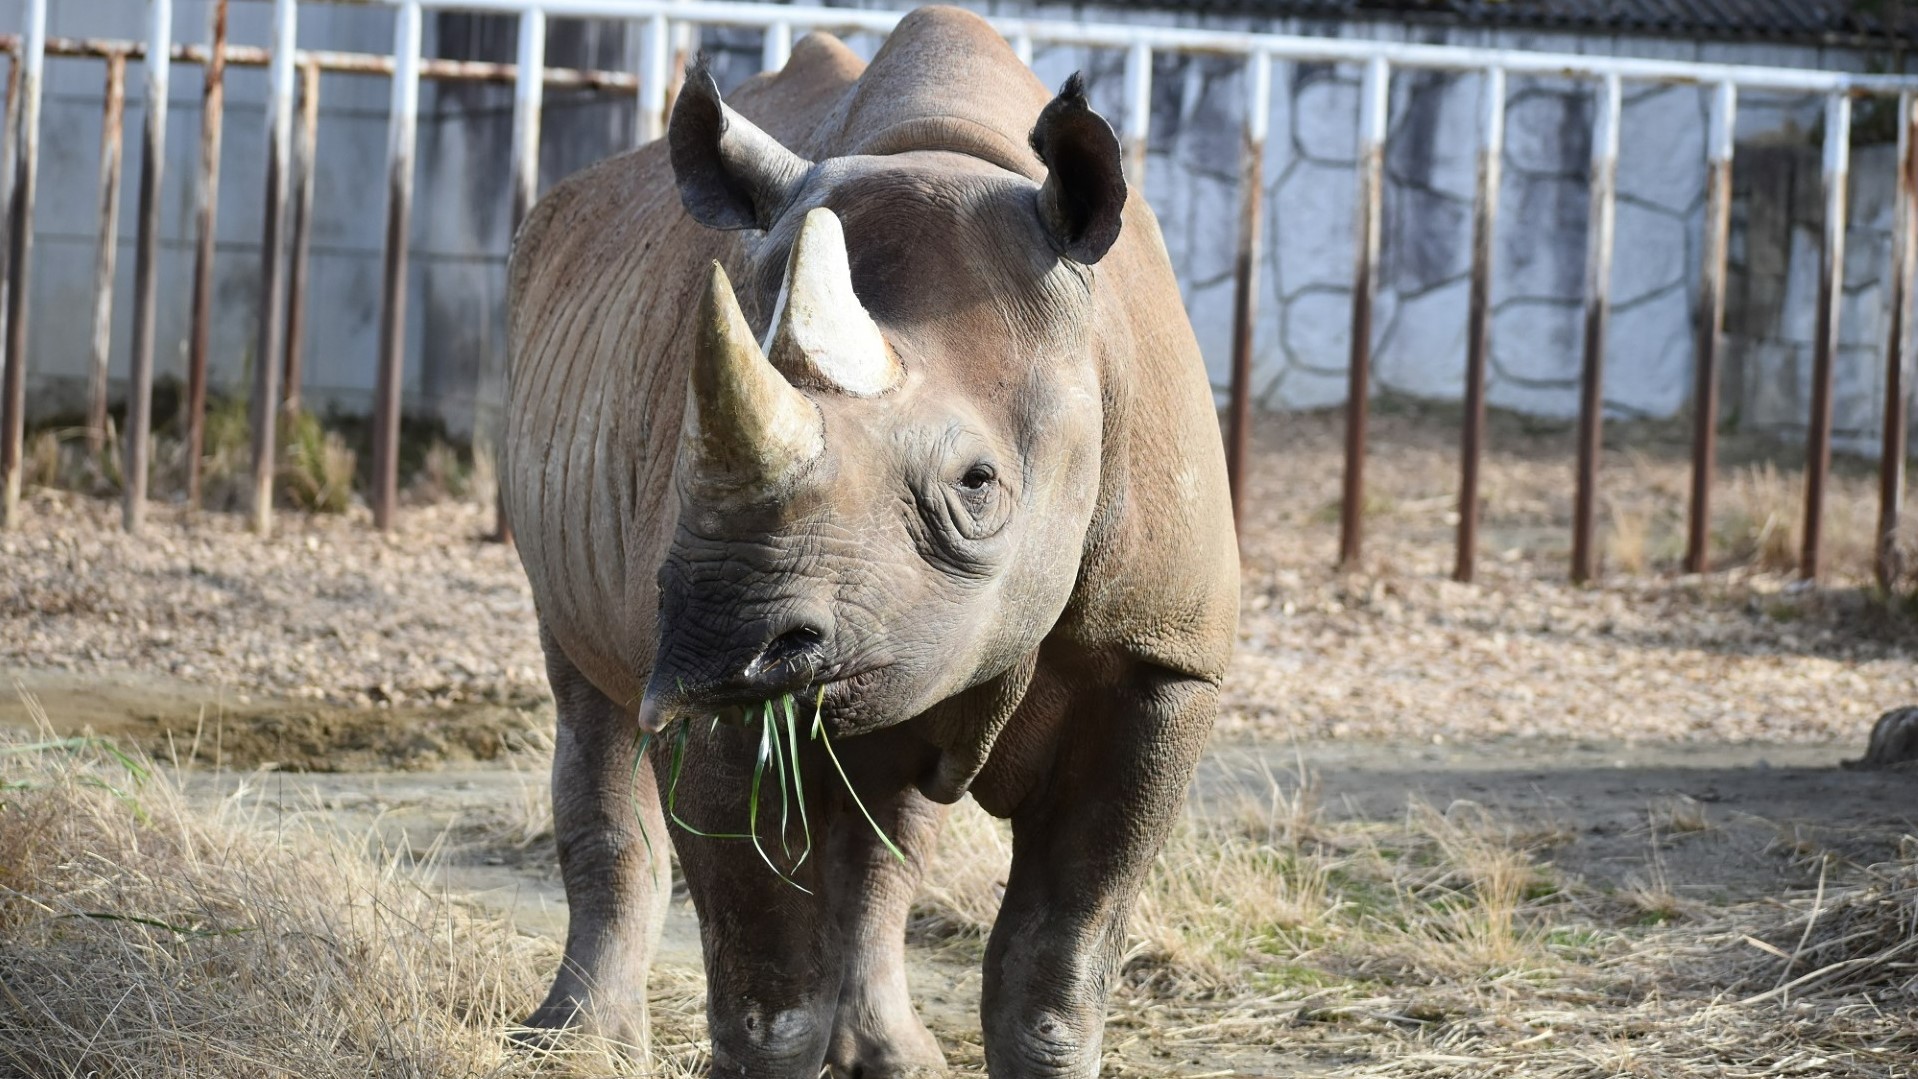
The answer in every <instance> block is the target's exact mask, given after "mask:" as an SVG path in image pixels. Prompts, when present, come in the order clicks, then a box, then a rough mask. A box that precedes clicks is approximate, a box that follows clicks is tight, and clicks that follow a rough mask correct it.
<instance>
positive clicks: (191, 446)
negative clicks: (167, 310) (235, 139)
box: [186, 0, 227, 509]
mask: <svg viewBox="0 0 1918 1079" xmlns="http://www.w3.org/2000/svg"><path fill="white" fill-rule="evenodd" d="M226 7H227V0H217V2H216V3H215V4H214V5H213V44H212V46H211V48H209V49H208V51H207V63H206V84H205V90H204V91H203V92H202V94H201V98H200V101H201V105H200V180H199V191H198V213H197V214H196V215H195V219H196V221H197V222H198V235H197V237H196V239H197V242H198V246H196V247H195V248H194V253H193V325H192V328H191V329H190V330H189V331H188V335H187V342H188V343H187V364H186V501H187V505H189V506H191V507H194V508H195V509H197V508H199V505H200V471H201V468H202V467H203V466H204V464H205V462H204V461H203V460H202V459H201V458H202V457H204V456H205V452H206V383H207V372H206V365H207V349H208V347H209V345H210V344H211V338H212V334H213V246H214V232H215V230H216V229H217V227H218V214H219V207H220V130H221V127H222V125H223V122H224V117H225V111H226Z"/></svg>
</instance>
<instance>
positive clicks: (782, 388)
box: [685, 262, 825, 501]
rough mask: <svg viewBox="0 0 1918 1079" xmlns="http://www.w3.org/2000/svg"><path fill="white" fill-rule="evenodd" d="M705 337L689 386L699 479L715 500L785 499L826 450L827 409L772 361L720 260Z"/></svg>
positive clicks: (690, 431) (690, 446)
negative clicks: (823, 413) (824, 418)
mask: <svg viewBox="0 0 1918 1079" xmlns="http://www.w3.org/2000/svg"><path fill="white" fill-rule="evenodd" d="M697 334H698V340H697V344H696V347H695V355H694V358H693V369H692V374H691V377H690V378H689V379H688V380H687V388H686V392H687V402H686V430H685V439H686V446H685V449H686V451H687V454H688V457H689V459H690V461H689V463H690V465H691V468H692V478H693V481H694V482H695V483H696V484H697V485H698V486H699V488H700V489H701V490H703V491H705V492H707V493H709V494H718V495H722V496H733V497H742V498H748V499H752V500H755V501H756V500H760V499H766V498H772V497H777V496H778V495H779V494H780V493H781V492H782V491H783V490H785V489H786V488H787V487H789V486H790V485H791V482H792V480H793V479H794V477H796V476H797V475H798V474H799V473H800V472H802V471H803V470H804V469H805V468H806V466H807V465H809V464H810V463H811V462H812V461H813V459H814V458H816V457H818V456H819V454H820V452H821V451H822V450H824V448H825V436H824V424H823V421H822V420H821V419H820V416H819V410H818V409H817V408H815V407H813V403H812V402H811V401H808V400H806V395H805V394H802V393H800V392H799V391H798V390H797V389H795V388H794V387H793V385H792V384H791V383H789V382H787V381H786V379H785V377H784V376H782V375H781V374H780V373H779V372H778V371H776V370H774V369H773V366H772V364H770V363H768V362H766V356H765V354H764V353H762V352H761V351H760V350H759V343H758V342H757V341H754V340H753V331H752V327H751V326H748V325H747V324H746V316H745V315H743V314H741V313H740V310H739V300H738V298H737V297H735V296H734V295H733V286H732V282H731V281H730V280H728V279H727V277H726V271H725V270H724V269H722V268H721V267H720V265H719V263H717V262H715V263H713V266H712V271H711V273H710V275H709V276H708V277H707V280H706V291H705V293H704V295H702V296H701V297H700V301H699V315H698V325H697Z"/></svg>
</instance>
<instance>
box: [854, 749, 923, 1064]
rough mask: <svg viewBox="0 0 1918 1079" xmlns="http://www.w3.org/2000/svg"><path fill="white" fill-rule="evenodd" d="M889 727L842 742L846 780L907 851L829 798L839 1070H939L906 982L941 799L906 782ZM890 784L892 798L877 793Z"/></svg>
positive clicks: (908, 757) (908, 761)
mask: <svg viewBox="0 0 1918 1079" xmlns="http://www.w3.org/2000/svg"><path fill="white" fill-rule="evenodd" d="M903 741H904V740H903V739H900V738H898V737H896V736H892V732H881V733H879V734H875V735H870V736H867V737H866V738H864V739H861V740H860V743H864V744H860V743H848V744H847V745H846V746H845V747H844V748H842V749H841V751H840V752H841V754H842V755H844V756H846V757H847V758H849V759H848V761H847V764H848V768H849V770H850V775H851V779H852V783H853V785H854V787H855V789H857V790H858V791H859V792H860V796H861V797H862V798H863V799H864V801H865V804H866V808H867V809H869V810H870V811H871V812H872V815H873V819H874V820H875V821H876V822H877V823H878V824H879V826H880V827H881V828H883V829H885V833H886V835H888V836H890V837H891V838H892V840H893V842H894V843H895V844H896V845H897V846H898V847H899V849H900V851H901V852H902V853H903V854H904V855H905V861H903V862H902V861H900V860H899V859H898V858H896V857H894V856H893V853H892V852H891V851H890V850H888V849H886V846H885V844H883V843H881V842H880V840H879V838H878V837H877V836H876V835H874V834H873V831H872V828H871V827H870V826H868V825H867V823H866V821H865V819H864V817H863V816H861V815H860V813H859V810H858V808H857V807H855V806H852V805H848V804H845V803H846V799H845V798H844V796H843V795H841V796H839V797H836V798H835V800H834V801H835V803H836V804H835V807H834V808H835V810H836V814H835V821H834V834H833V837H832V843H831V847H830V849H829V850H828V852H827V856H828V858H829V859H830V862H829V865H828V872H827V878H826V884H827V887H828V889H830V891H829V892H828V895H829V897H830V899H831V902H832V906H833V909H834V910H835V911H836V912H837V913H838V918H839V926H840V934H841V939H842V940H843V941H844V943H845V965H844V977H843V980H842V982H841V985H840V992H839V1009H838V1013H837V1014H836V1015H835V1016H834V1019H833V1032H832V1043H831V1047H830V1049H829V1051H828V1053H827V1056H826V1064H827V1066H828V1067H829V1068H830V1069H831V1072H832V1074H833V1076H835V1077H836V1079H904V1077H907V1076H925V1075H940V1074H944V1073H945V1070H946V1060H945V1055H944V1054H942V1053H941V1052H940V1051H939V1043H938V1042H937V1041H935V1040H934V1039H933V1036H932V1032H931V1031H929V1030H927V1029H926V1025H925V1023H924V1022H922V1021H921V1020H920V1018H919V1016H918V1013H917V1012H915V1011H914V1010H913V1006H912V997H911V995H910V994H909V993H908V992H907V987H906V918H907V916H908V915H909V914H910V913H911V910H912V900H913V897H914V895H915V893H917V891H918V890H919V882H920V880H921V878H923V877H924V876H925V870H926V864H927V863H928V862H929V861H930V860H931V858H932V852H933V847H934V845H935V843H936V842H937V840H938V836H939V828H940V826H941V825H942V824H944V823H945V816H946V807H945V806H943V805H940V804H938V803H937V802H934V801H932V800H931V799H929V798H927V797H926V796H925V795H923V794H920V793H919V791H918V790H917V789H916V788H914V787H912V786H910V785H909V780H910V778H911V774H912V773H911V772H910V771H909V770H908V769H907V768H906V767H902V766H906V765H914V764H916V763H917V762H916V761H914V759H913V753H912V750H911V748H910V747H907V746H903V745H900V744H899V743H901V742H903ZM889 788H897V789H898V793H896V794H894V795H892V796H891V797H889V798H888V797H886V796H884V795H883V794H882V793H881V792H883V791H885V790H887V789H889Z"/></svg>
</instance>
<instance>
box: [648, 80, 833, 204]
mask: <svg viewBox="0 0 1918 1079" xmlns="http://www.w3.org/2000/svg"><path fill="white" fill-rule="evenodd" d="M666 142H667V148H668V149H669V150H670V151H671V152H672V158H673V179H674V181H675V182H676V183H677V184H678V186H679V201H680V202H682V203H684V204H685V206H686V212H687V213H689V214H691V215H692V216H693V220H695V221H697V222H699V223H700V224H702V225H705V226H706V227H707V228H715V229H764V228H767V227H769V226H770V225H771V224H772V223H773V221H775V220H777V218H778V216H779V212H780V211H781V210H782V209H784V208H785V207H786V205H787V203H789V202H791V201H792V198H793V196H794V195H795V194H797V193H798V191H799V188H800V186H801V185H802V184H804V183H805V180H806V172H807V170H808V169H810V168H812V162H810V161H807V160H806V159H805V158H803V157H800V156H799V155H798V154H795V153H793V152H792V151H791V150H788V149H786V148H785V147H784V146H781V145H780V144H779V140H777V139H775V138H773V137H772V136H771V135H768V134H766V133H765V132H764V131H761V130H759V128H757V127H755V126H754V125H753V122H752V121H751V120H748V119H746V118H745V117H743V116H741V115H739V114H738V113H736V112H734V111H733V110H732V109H731V108H729V107H727V105H726V103H725V102H724V101H722V100H720V97H719V84H718V83H716V82H714V81H713V76H712V72H711V71H709V70H707V67H706V63H705V60H704V58H703V57H702V58H701V59H700V60H699V61H697V62H695V63H694V64H693V65H692V67H691V69H690V70H688V71H687V72H686V85H685V87H684V88H683V89H681V90H680V92H679V100H677V101H675V102H673V117H672V122H671V123H670V124H669V125H668V126H667V128H666Z"/></svg>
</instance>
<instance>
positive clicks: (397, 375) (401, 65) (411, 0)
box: [373, 0, 420, 530]
mask: <svg viewBox="0 0 1918 1079" xmlns="http://www.w3.org/2000/svg"><path fill="white" fill-rule="evenodd" d="M393 63H394V67H393V104H392V110H391V113H390V114H389V117H388V126H387V145H386V249H385V250H386V273H385V277H384V280H383V284H382V289H381V296H382V300H381V304H380V367H379V382H378V385H377V387H376V389H375V397H374V403H373V524H374V526H375V527H377V528H380V529H382V530H385V529H388V528H391V527H393V512H394V509H395V507H396V505H397V503H398V501H399V476H400V390H401V386H402V385H403V383H404V380H405V377H406V247H407V239H408V235H407V234H408V230H409V229H410V227H411V223H412V217H413V141H414V134H415V131H416V116H415V114H416V113H417V112H418V110H419V92H420V5H419V2H418V0H405V3H403V4H402V5H401V6H400V8H399V10H398V11H397V12H396V13H395V16H394V30H393Z"/></svg>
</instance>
